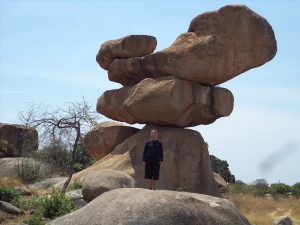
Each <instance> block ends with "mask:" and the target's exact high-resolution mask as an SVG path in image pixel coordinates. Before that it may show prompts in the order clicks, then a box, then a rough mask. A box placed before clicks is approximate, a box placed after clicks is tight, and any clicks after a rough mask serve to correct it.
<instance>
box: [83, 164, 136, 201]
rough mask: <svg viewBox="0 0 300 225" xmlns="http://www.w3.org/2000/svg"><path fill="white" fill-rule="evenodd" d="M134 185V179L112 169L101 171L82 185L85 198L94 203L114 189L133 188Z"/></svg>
mask: <svg viewBox="0 0 300 225" xmlns="http://www.w3.org/2000/svg"><path fill="white" fill-rule="evenodd" d="M134 183H135V182H134V179H133V178H132V177H131V176H129V175H128V174H126V173H124V172H121V171H117V170H110V169H104V170H99V171H96V172H94V173H91V174H89V175H88V176H86V177H85V179H84V181H83V184H82V194H83V198H84V199H86V200H87V201H92V200H93V199H94V198H96V197H98V196H99V195H101V194H103V193H104V192H107V191H110V190H113V189H118V188H133V187H134Z"/></svg>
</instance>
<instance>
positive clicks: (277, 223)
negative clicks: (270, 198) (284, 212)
mask: <svg viewBox="0 0 300 225" xmlns="http://www.w3.org/2000/svg"><path fill="white" fill-rule="evenodd" d="M292 224H293V221H292V220H291V218H290V217H288V216H280V217H277V218H276V219H274V221H273V223H272V225H292Z"/></svg>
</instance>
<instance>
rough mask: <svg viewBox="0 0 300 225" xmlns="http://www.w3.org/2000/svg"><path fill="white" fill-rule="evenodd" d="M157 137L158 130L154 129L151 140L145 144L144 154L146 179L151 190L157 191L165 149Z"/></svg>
mask: <svg viewBox="0 0 300 225" xmlns="http://www.w3.org/2000/svg"><path fill="white" fill-rule="evenodd" d="M157 136H158V134H157V130H155V129H152V130H151V133H150V137H151V140H150V141H147V142H146V143H145V147H144V153H143V162H144V164H145V179H147V180H148V186H149V189H151V190H155V186H156V182H157V181H158V180H159V169H160V164H161V162H163V147H162V144H161V142H160V141H159V140H158V139H157Z"/></svg>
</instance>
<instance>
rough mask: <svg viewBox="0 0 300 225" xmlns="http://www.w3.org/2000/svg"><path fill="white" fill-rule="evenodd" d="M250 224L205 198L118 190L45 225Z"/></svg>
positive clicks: (220, 203)
mask: <svg viewBox="0 0 300 225" xmlns="http://www.w3.org/2000/svg"><path fill="white" fill-rule="evenodd" d="M73 224H77V225H86V224H89V225H115V224H123V225H141V224H143V225H174V224H176V225H187V224H189V225H216V224H222V225H233V224H234V225H250V223H249V222H248V221H247V219H246V218H245V217H244V216H243V215H242V214H241V213H240V212H239V210H238V209H237V208H236V207H235V206H234V204H233V203H232V202H230V201H228V200H226V199H221V198H216V197H211V196H207V195H201V194H195V193H188V192H175V191H166V190H161V191H152V190H146V189H139V188H121V189H115V190H112V191H109V192H106V193H104V194H102V195H101V196H99V197H98V198H96V199H94V200H93V201H92V202H90V203H89V204H88V205H86V206H85V207H83V208H81V209H79V210H77V211H75V212H73V213H70V214H68V215H65V216H63V217H59V218H57V219H55V220H53V221H52V222H50V223H48V225H73Z"/></svg>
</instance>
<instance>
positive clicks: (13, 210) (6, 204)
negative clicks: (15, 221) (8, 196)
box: [0, 200, 21, 214]
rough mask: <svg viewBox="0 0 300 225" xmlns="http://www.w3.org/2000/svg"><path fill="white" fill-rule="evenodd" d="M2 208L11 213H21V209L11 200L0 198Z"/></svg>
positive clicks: (0, 207) (0, 208)
mask: <svg viewBox="0 0 300 225" xmlns="http://www.w3.org/2000/svg"><path fill="white" fill-rule="evenodd" d="M0 210H2V211H4V212H7V213H11V214H20V213H21V210H20V209H19V208H17V207H16V206H14V205H12V204H10V203H9V202H4V201H1V200H0Z"/></svg>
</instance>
